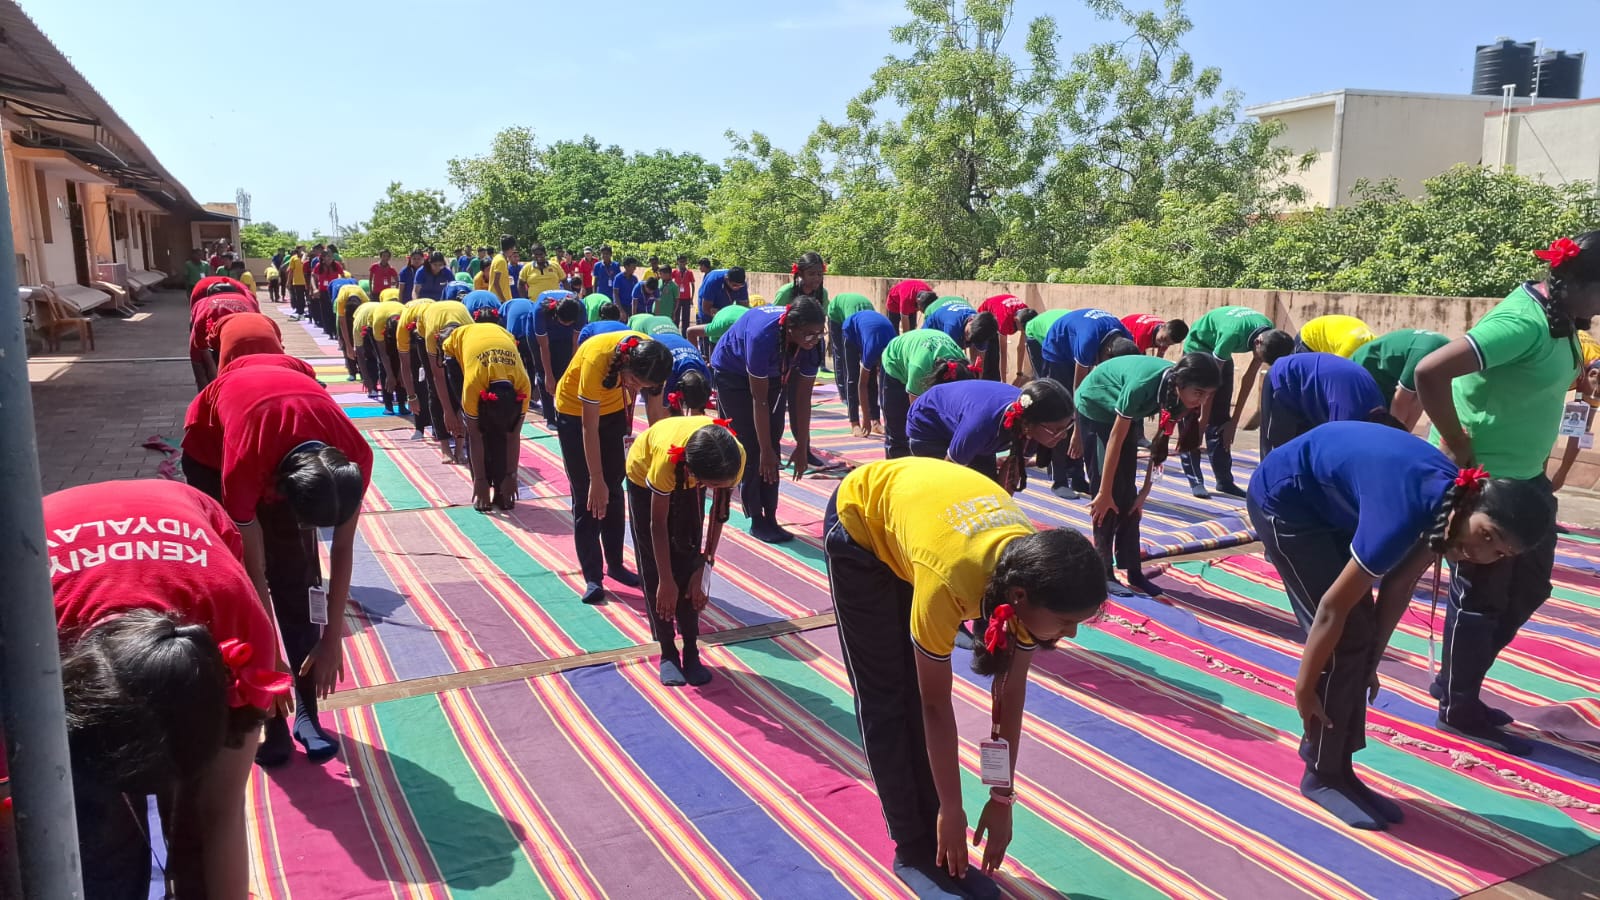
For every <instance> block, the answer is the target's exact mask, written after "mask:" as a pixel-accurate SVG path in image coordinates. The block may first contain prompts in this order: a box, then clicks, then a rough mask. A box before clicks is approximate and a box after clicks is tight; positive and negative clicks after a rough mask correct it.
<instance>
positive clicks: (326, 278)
mask: <svg viewBox="0 0 1600 900" xmlns="http://www.w3.org/2000/svg"><path fill="white" fill-rule="evenodd" d="M311 280H312V283H313V284H315V285H316V286H317V292H316V295H315V302H314V303H313V306H314V307H315V313H316V314H315V315H314V316H313V317H312V318H313V320H314V321H315V322H316V323H317V327H318V328H321V329H322V330H323V332H324V333H326V334H327V335H329V336H330V337H331V336H333V335H336V334H338V333H339V320H338V319H336V318H334V315H333V298H334V297H337V296H338V295H339V289H340V288H342V287H344V283H345V282H348V283H350V284H356V285H359V284H360V282H358V281H356V280H355V279H354V278H351V277H350V276H349V275H348V274H346V273H345V270H344V264H343V263H341V262H339V261H338V260H336V259H324V260H323V261H322V262H320V263H318V264H317V265H316V267H315V268H313V269H312V270H311Z"/></svg>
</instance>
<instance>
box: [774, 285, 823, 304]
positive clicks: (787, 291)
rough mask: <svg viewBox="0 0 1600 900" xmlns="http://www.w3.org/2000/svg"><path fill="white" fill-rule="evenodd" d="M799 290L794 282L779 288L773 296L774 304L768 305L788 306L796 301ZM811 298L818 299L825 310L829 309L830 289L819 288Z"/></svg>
mask: <svg viewBox="0 0 1600 900" xmlns="http://www.w3.org/2000/svg"><path fill="white" fill-rule="evenodd" d="M797 290H798V288H796V287H795V283H794V282H792V281H791V282H789V283H788V284H786V285H784V286H783V287H781V288H778V292H777V293H776V294H773V295H772V302H771V303H770V304H768V305H769V306H788V305H789V303H790V301H792V300H794V298H795V294H796V292H797ZM811 296H813V297H815V298H817V302H818V303H821V304H822V308H823V309H827V308H828V289H827V288H825V287H819V288H817V289H816V291H815V292H814V293H813V294H812V295H811Z"/></svg>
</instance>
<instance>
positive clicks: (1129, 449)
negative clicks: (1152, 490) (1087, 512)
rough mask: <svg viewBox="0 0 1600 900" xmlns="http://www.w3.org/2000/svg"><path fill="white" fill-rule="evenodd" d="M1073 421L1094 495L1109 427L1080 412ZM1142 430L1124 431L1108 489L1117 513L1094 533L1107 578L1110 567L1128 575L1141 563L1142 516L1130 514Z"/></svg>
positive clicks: (1136, 489) (1136, 491)
mask: <svg viewBox="0 0 1600 900" xmlns="http://www.w3.org/2000/svg"><path fill="white" fill-rule="evenodd" d="M1077 418H1078V435H1079V439H1080V440H1081V441H1082V443H1083V463H1084V467H1085V468H1087V469H1088V474H1089V485H1090V487H1092V488H1093V489H1094V490H1096V491H1098V490H1100V473H1102V472H1104V471H1105V465H1106V450H1107V449H1108V448H1109V447H1110V445H1111V429H1112V424H1111V423H1109V422H1099V421H1096V420H1094V419H1091V418H1089V417H1088V416H1086V415H1084V414H1083V413H1082V412H1079V413H1078V416H1077ZM1143 430H1144V429H1143V425H1141V424H1140V423H1137V422H1135V423H1134V425H1133V427H1131V428H1130V429H1129V430H1128V437H1127V440H1124V441H1123V442H1122V452H1121V453H1120V454H1119V455H1118V456H1117V480H1116V482H1115V483H1113V484H1112V485H1111V502H1113V503H1115V504H1116V506H1117V510H1116V511H1115V512H1107V513H1106V515H1105V518H1104V519H1101V520H1100V524H1099V525H1097V526H1095V529H1094V549H1095V550H1096V551H1098V552H1099V554H1100V559H1101V560H1102V561H1103V562H1104V563H1105V567H1106V577H1108V578H1109V577H1110V576H1111V570H1112V568H1113V563H1114V564H1115V566H1117V567H1120V568H1122V569H1125V570H1127V571H1129V572H1138V571H1139V569H1140V564H1141V562H1142V553H1143V551H1142V549H1141V548H1140V546H1139V520H1140V518H1142V515H1141V514H1140V513H1139V512H1135V511H1133V504H1134V501H1136V500H1137V499H1138V498H1139V437H1140V435H1141V434H1142V432H1143ZM1062 443H1063V444H1064V443H1066V441H1062Z"/></svg>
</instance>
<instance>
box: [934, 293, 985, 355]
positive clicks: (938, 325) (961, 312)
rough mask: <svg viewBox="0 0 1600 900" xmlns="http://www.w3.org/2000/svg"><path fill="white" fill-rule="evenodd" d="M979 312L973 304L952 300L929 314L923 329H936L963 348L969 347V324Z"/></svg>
mask: <svg viewBox="0 0 1600 900" xmlns="http://www.w3.org/2000/svg"><path fill="white" fill-rule="evenodd" d="M977 314H978V311H977V310H975V309H973V308H972V304H970V303H965V302H962V301H960V300H952V301H950V302H949V303H947V304H945V305H944V306H941V307H939V308H938V309H936V310H934V311H933V312H931V313H928V314H927V315H926V316H925V317H923V320H922V327H923V328H935V329H938V330H939V331H942V332H944V333H945V334H948V335H950V339H951V340H953V341H955V342H956V343H957V344H959V345H960V346H962V347H965V346H966V345H967V322H968V320H970V319H971V318H972V317H973V316H975V315H977Z"/></svg>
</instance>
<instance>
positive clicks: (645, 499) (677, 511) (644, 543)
mask: <svg viewBox="0 0 1600 900" xmlns="http://www.w3.org/2000/svg"><path fill="white" fill-rule="evenodd" d="M654 496H655V492H654V491H652V490H650V488H648V487H645V486H643V485H638V484H634V483H633V481H632V480H631V479H630V480H629V481H628V515H629V518H630V519H631V521H632V525H633V555H634V557H635V558H636V559H637V560H638V561H639V576H640V577H641V578H643V579H644V604H645V615H646V616H647V617H649V619H650V635H651V636H652V637H654V638H655V639H656V641H658V642H659V643H660V644H661V659H662V660H663V661H668V662H674V663H679V664H682V663H683V662H685V661H690V662H692V661H695V660H697V659H698V658H699V656H700V648H699V644H698V641H699V639H700V611H699V610H697V609H695V608H694V600H693V599H692V598H691V597H690V596H689V585H690V582H691V579H693V578H694V575H695V572H697V571H699V569H700V534H701V529H702V528H703V526H704V524H705V492H704V491H702V490H698V489H696V490H685V491H673V492H672V499H671V501H670V502H671V504H672V505H671V507H669V510H668V512H667V529H668V530H669V531H671V532H672V539H671V542H670V546H671V548H672V559H670V560H668V565H669V568H670V576H671V578H672V580H673V581H674V583H676V584H677V586H678V608H677V613H676V615H675V617H674V619H675V620H676V624H677V628H676V631H675V630H674V628H673V624H674V619H663V618H661V617H660V616H659V615H657V614H656V589H657V588H658V587H659V586H660V584H661V576H662V574H663V573H662V571H661V560H658V559H656V548H655V542H654V532H653V531H652V528H653V527H654V522H653V521H652V520H651V518H650V500H651V498H652V497H654ZM678 633H681V634H682V635H683V654H682V656H681V657H680V656H679V654H678V644H677V641H676V634H678Z"/></svg>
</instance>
